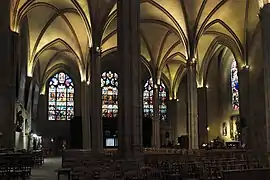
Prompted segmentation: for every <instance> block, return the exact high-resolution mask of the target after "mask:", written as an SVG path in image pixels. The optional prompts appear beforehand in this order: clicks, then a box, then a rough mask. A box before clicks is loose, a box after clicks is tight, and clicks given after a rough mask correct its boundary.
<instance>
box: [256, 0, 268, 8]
mask: <svg viewBox="0 0 270 180" xmlns="http://www.w3.org/2000/svg"><path fill="white" fill-rule="evenodd" d="M269 3H270V0H258V4H259V7H260V8H264V7H265V6H266V5H267V4H269Z"/></svg>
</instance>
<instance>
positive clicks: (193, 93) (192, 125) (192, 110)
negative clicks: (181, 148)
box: [187, 62, 198, 149]
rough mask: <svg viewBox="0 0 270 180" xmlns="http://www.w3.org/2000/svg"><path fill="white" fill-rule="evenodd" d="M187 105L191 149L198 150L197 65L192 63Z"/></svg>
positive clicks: (189, 74) (189, 65) (188, 74)
mask: <svg viewBox="0 0 270 180" xmlns="http://www.w3.org/2000/svg"><path fill="white" fill-rule="evenodd" d="M187 81H188V82H187V105H188V137H189V148H190V149H198V110H197V84H196V63H193V62H190V64H188V67H187Z"/></svg>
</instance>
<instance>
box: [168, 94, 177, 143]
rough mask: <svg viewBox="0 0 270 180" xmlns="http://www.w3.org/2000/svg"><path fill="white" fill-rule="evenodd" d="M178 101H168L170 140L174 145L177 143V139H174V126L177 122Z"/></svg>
mask: <svg viewBox="0 0 270 180" xmlns="http://www.w3.org/2000/svg"><path fill="white" fill-rule="evenodd" d="M178 101H179V100H178V99H172V100H169V101H168V124H169V127H170V130H171V131H170V138H169V139H170V140H171V141H174V143H177V137H176V126H177V121H179V120H180V119H179V117H178V113H177V108H178Z"/></svg>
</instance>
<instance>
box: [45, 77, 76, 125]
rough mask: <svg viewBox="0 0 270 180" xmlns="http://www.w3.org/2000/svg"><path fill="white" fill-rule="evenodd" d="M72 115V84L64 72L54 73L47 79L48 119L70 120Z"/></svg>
mask: <svg viewBox="0 0 270 180" xmlns="http://www.w3.org/2000/svg"><path fill="white" fill-rule="evenodd" d="M73 116H74V84H73V81H72V79H71V78H70V77H69V76H68V75H67V74H65V73H63V72H60V73H57V74H56V75H54V76H53V77H52V78H51V79H50V81H49V94H48V119H49V120H70V119H71V118H72V117H73Z"/></svg>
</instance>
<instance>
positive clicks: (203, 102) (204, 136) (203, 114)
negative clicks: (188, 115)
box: [198, 87, 208, 145]
mask: <svg viewBox="0 0 270 180" xmlns="http://www.w3.org/2000/svg"><path fill="white" fill-rule="evenodd" d="M207 126H208V123H207V88H206V87H201V88H198V128H199V129H198V131H199V134H198V143H199V145H202V144H203V143H207V142H208V131H207Z"/></svg>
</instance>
